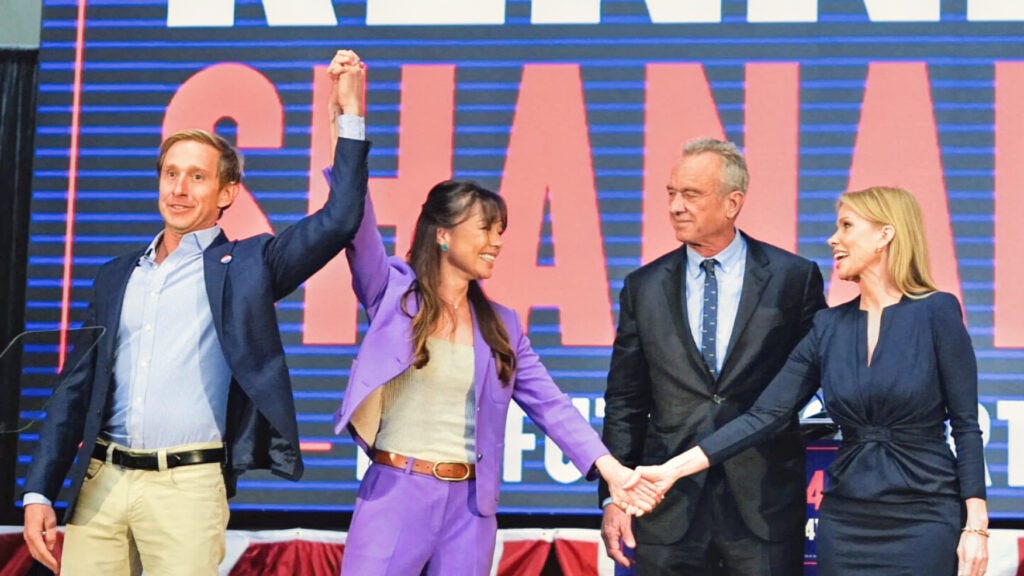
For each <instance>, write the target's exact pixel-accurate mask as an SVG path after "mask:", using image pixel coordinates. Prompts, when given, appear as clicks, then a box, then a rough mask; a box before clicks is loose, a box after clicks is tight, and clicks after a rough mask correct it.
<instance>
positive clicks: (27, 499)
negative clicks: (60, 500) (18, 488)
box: [21, 492, 53, 508]
mask: <svg viewBox="0 0 1024 576" xmlns="http://www.w3.org/2000/svg"><path fill="white" fill-rule="evenodd" d="M29 504H46V505H47V506H49V507H51V508H53V502H50V499H49V498H47V497H46V496H43V495H42V494H40V493H38V492H25V495H24V496H22V497H21V505H22V506H23V507H24V506H28V505H29Z"/></svg>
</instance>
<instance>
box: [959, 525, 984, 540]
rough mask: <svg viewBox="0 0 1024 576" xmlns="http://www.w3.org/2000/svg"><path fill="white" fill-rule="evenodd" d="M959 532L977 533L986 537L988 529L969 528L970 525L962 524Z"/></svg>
mask: <svg viewBox="0 0 1024 576" xmlns="http://www.w3.org/2000/svg"><path fill="white" fill-rule="evenodd" d="M960 531H961V532H967V533H969V534H977V535H978V536H984V537H985V538H988V530H986V529H985V528H971V527H970V526H964V527H963V529H962V530H960Z"/></svg>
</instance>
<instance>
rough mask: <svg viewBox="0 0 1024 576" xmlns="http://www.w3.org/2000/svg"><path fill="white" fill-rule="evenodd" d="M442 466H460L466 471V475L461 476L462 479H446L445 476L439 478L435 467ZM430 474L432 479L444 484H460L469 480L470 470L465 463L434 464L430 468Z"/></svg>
mask: <svg viewBox="0 0 1024 576" xmlns="http://www.w3.org/2000/svg"><path fill="white" fill-rule="evenodd" d="M442 464H453V465H458V466H462V467H463V468H465V469H466V473H465V474H463V475H462V478H448V477H447V476H441V475H440V474H438V473H437V467H438V466H440V465H442ZM430 473H431V474H433V475H434V478H437V479H438V480H443V481H445V482H462V481H463V480H468V479H469V474H470V468H469V464H466V463H465V462H434V465H433V466H432V467H431V468H430Z"/></svg>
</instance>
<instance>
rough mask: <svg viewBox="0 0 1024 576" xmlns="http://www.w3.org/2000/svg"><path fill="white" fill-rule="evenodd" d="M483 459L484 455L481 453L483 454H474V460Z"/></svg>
mask: <svg viewBox="0 0 1024 576" xmlns="http://www.w3.org/2000/svg"><path fill="white" fill-rule="evenodd" d="M483 459H484V455H483V454H477V455H476V461H477V462H479V461H481V460H483Z"/></svg>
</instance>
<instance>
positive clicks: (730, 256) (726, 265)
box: [686, 229, 747, 278]
mask: <svg viewBox="0 0 1024 576" xmlns="http://www.w3.org/2000/svg"><path fill="white" fill-rule="evenodd" d="M734 230H735V229H734ZM735 232H736V235H735V236H733V238H732V242H729V245H728V246H726V247H725V248H724V249H723V250H722V251H721V252H719V253H718V254H715V255H713V256H702V255H701V254H699V253H698V252H697V251H696V250H694V249H693V248H691V247H690V246H687V247H686V272H687V274H689V275H690V276H692V277H694V278H696V277H698V276H700V275H701V274H703V273H704V271H703V270H702V269H701V267H700V263H701V262H703V261H704V260H706V259H708V258H714V259H715V260H717V261H718V265H719V267H721V268H722V272H724V273H726V274H729V273H730V272H732V270H734V267H735V266H739V265H740V264H741V263H742V262H743V259H744V258H746V253H747V241H746V239H745V238H743V234H740V231H739V230H735Z"/></svg>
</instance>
